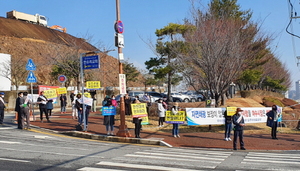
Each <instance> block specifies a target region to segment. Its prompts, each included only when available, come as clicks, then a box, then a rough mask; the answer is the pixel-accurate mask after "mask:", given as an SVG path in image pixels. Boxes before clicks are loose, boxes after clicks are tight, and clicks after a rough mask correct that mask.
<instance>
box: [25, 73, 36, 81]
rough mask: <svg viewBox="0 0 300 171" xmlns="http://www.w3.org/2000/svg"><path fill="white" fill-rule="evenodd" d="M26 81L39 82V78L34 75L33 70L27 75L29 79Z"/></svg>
mask: <svg viewBox="0 0 300 171" xmlns="http://www.w3.org/2000/svg"><path fill="white" fill-rule="evenodd" d="M26 82H28V83H36V82H37V79H36V77H35V76H34V74H33V72H32V71H30V72H29V74H28V76H27V79H26Z"/></svg>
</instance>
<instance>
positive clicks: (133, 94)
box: [128, 91, 145, 101]
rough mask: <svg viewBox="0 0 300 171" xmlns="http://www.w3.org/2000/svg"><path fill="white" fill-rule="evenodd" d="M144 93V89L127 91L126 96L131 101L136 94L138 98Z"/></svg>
mask: <svg viewBox="0 0 300 171" xmlns="http://www.w3.org/2000/svg"><path fill="white" fill-rule="evenodd" d="M144 94H145V92H144V91H128V96H129V97H130V99H131V101H134V100H135V97H136V96H138V97H139V99H142V98H143V96H144Z"/></svg>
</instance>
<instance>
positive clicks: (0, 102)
mask: <svg viewBox="0 0 300 171" xmlns="http://www.w3.org/2000/svg"><path fill="white" fill-rule="evenodd" d="M5 108H6V106H5V102H4V93H3V92H1V93H0V124H1V125H3V119H4V109H5Z"/></svg>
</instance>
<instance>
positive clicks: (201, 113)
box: [191, 111, 206, 118]
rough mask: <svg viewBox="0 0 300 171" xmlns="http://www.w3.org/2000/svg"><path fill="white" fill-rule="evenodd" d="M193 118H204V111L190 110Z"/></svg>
mask: <svg viewBox="0 0 300 171" xmlns="http://www.w3.org/2000/svg"><path fill="white" fill-rule="evenodd" d="M191 112H192V117H193V118H206V115H205V111H191Z"/></svg>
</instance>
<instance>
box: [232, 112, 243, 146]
mask: <svg viewBox="0 0 300 171" xmlns="http://www.w3.org/2000/svg"><path fill="white" fill-rule="evenodd" d="M242 113H243V110H242V109H241V108H237V109H236V113H235V115H233V117H232V121H233V125H234V128H233V130H234V137H233V150H237V148H236V144H237V138H238V137H239V139H240V148H241V150H246V149H245V146H244V141H243V136H244V135H243V134H244V131H243V130H244V126H245V121H244V117H243V115H242Z"/></svg>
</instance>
